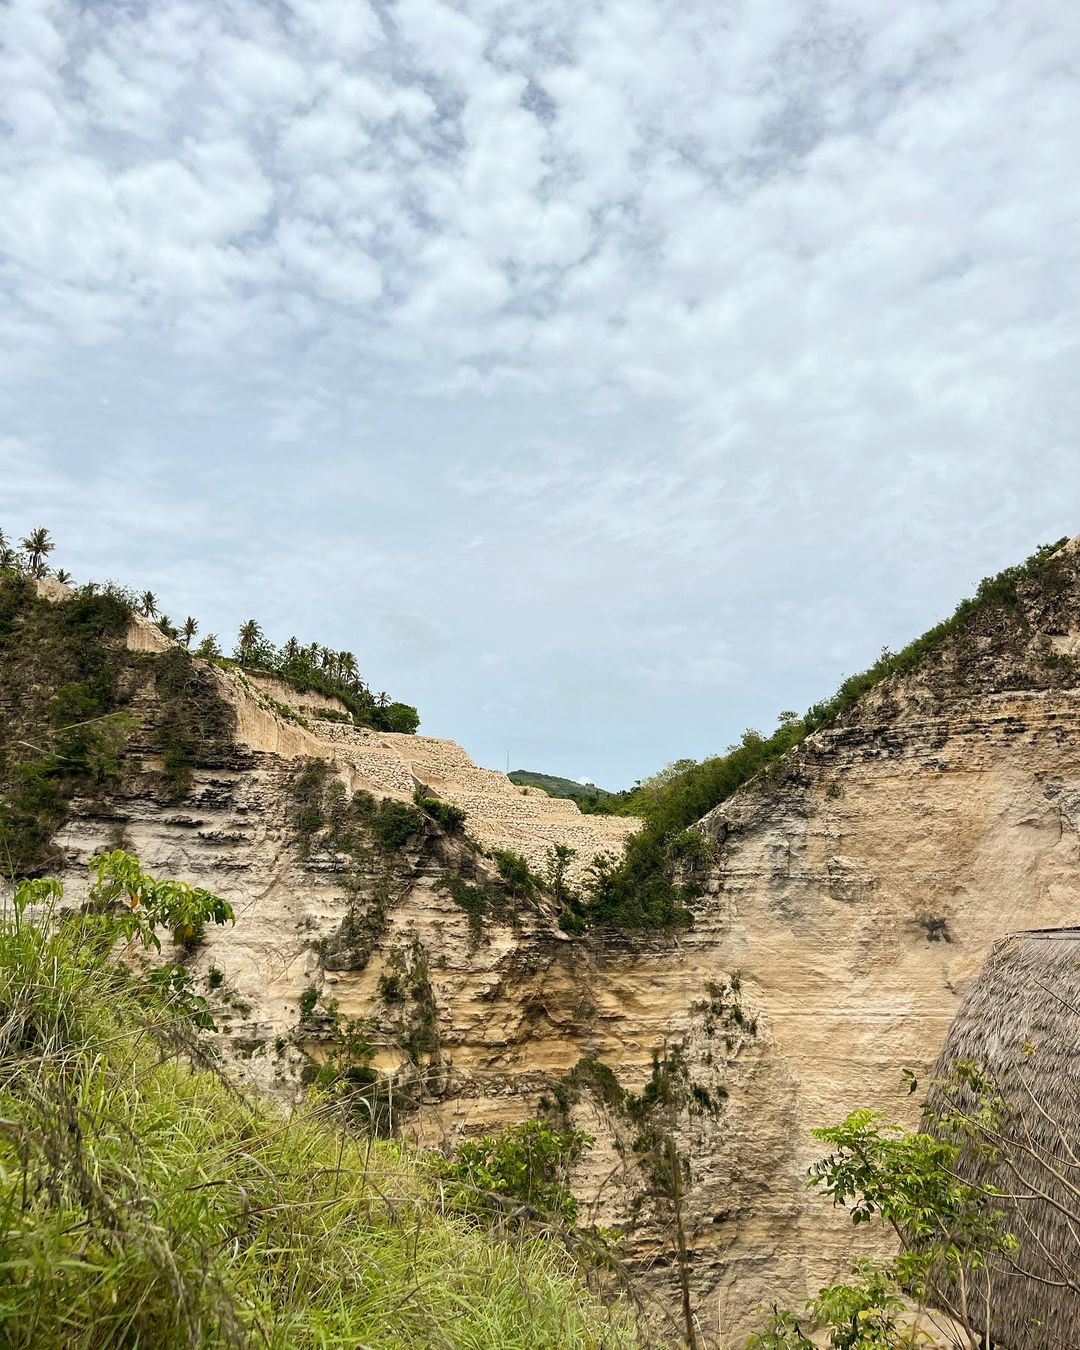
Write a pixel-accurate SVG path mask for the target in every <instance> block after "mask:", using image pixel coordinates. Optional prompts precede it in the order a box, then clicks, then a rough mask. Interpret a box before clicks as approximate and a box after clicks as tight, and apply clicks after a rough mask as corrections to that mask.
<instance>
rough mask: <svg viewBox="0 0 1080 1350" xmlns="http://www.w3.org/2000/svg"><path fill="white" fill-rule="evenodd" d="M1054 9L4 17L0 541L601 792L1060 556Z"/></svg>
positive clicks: (1072, 374) (340, 10)
mask: <svg viewBox="0 0 1080 1350" xmlns="http://www.w3.org/2000/svg"><path fill="white" fill-rule="evenodd" d="M1078 165H1080V6H1077V5H1075V4H1071V3H1067V0H1022V2H1021V0H1011V2H1010V3H1001V4H998V3H992V2H991V0H904V3H899V2H898V0H846V2H845V0H813V2H810V0H768V3H760V2H759V3H751V0H528V3H523V0H516V2H515V3H506V2H504V0H458V3H449V2H448V0H153V3H149V4H147V3H142V2H141V0H122V2H121V0H84V2H83V3H75V0H2V3H0V526H2V527H4V528H6V529H7V531H8V533H15V534H18V533H22V532H25V531H26V530H28V529H29V528H31V527H33V526H36V525H39V524H43V525H46V526H48V527H49V528H50V529H51V530H52V532H53V534H54V535H55V537H56V538H57V540H58V546H57V552H56V555H55V556H56V559H57V561H58V563H59V564H60V565H62V566H64V567H66V568H67V569H68V570H70V571H72V572H73V573H74V574H75V577H76V579H77V580H84V579H87V578H91V577H92V578H95V579H102V578H106V577H113V578H117V579H119V580H122V581H125V582H129V583H131V584H132V585H134V586H136V587H138V588H139V589H143V588H150V589H152V590H154V591H155V592H156V593H157V594H158V595H159V597H160V598H161V601H162V604H163V607H164V608H165V610H166V611H167V612H168V613H169V614H170V615H171V616H172V618H173V619H174V620H182V619H183V617H184V616H186V615H187V614H192V615H194V616H196V617H197V618H198V619H199V622H200V625H201V630H202V632H203V633H207V632H210V631H213V632H215V633H217V634H219V635H220V636H221V638H222V640H223V642H224V643H225V645H226V646H228V645H230V644H231V641H232V638H233V636H234V634H235V630H236V628H237V626H238V625H239V623H240V622H241V621H243V620H244V619H246V618H248V617H252V616H253V617H255V618H257V619H258V620H259V621H260V622H261V623H262V625H263V627H264V629H266V631H267V632H268V633H269V634H270V635H271V636H272V637H273V638H275V639H276V640H277V641H278V642H283V641H284V640H285V639H286V638H287V637H288V636H289V635H290V634H293V633H295V634H297V635H298V636H299V637H300V638H301V640H317V641H319V642H321V643H324V644H329V645H331V646H334V647H337V648H349V649H351V650H353V651H354V652H355V653H356V654H357V657H358V659H359V662H360V666H361V669H362V671H363V672H364V674H365V676H366V678H367V679H368V682H369V683H370V684H371V686H372V687H373V689H375V690H376V691H378V690H381V689H387V690H389V692H390V693H391V695H392V696H393V697H395V698H398V699H401V700H403V701H405V702H409V703H414V704H415V705H416V706H418V707H419V709H420V713H421V717H422V727H421V730H422V731H423V732H426V733H428V734H431V735H438V736H448V737H451V738H453V739H455V740H458V741H459V742H461V743H462V744H463V745H464V746H465V747H466V748H467V749H468V750H469V751H470V752H471V753H472V754H473V756H474V758H476V759H477V761H478V762H480V763H482V764H485V765H488V766H490V767H496V768H505V767H506V764H507V760H508V758H509V763H510V765H511V767H524V768H530V769H535V770H541V771H546V772H551V773H561V774H566V775H568V776H570V777H574V778H588V779H591V780H593V781H596V782H598V783H600V784H601V785H603V786H607V787H621V786H626V785H629V784H630V783H632V782H633V781H634V780H635V779H637V778H640V777H643V776H645V775H647V774H648V773H651V772H653V771H654V770H656V769H658V768H659V767H661V766H662V765H664V764H666V763H668V762H669V761H671V760H673V759H676V758H681V757H684V756H693V757H695V758H700V757H701V756H703V755H706V754H709V753H715V752H718V751H721V750H723V749H724V748H725V747H726V746H727V745H728V744H730V743H731V742H732V741H734V740H736V739H737V738H738V737H739V735H740V734H741V732H742V731H743V729H744V728H746V727H748V726H756V727H760V728H763V729H771V727H772V725H773V724H774V721H775V718H776V715H777V713H778V712H780V711H781V710H783V709H789V708H791V709H796V710H800V711H801V710H802V709H804V708H805V707H806V706H807V705H808V704H810V703H811V702H813V701H815V700H817V699H819V698H822V697H824V696H827V695H828V694H830V693H831V692H832V691H833V690H834V689H835V687H836V686H837V685H838V684H839V682H840V680H841V679H842V678H843V677H844V675H845V674H850V673H852V672H853V671H855V670H858V669H861V668H863V667H865V666H866V665H869V664H870V663H872V662H873V661H874V660H875V659H876V657H877V655H878V653H879V650H880V648H881V647H882V646H883V645H889V646H891V647H894V648H895V647H899V646H901V645H903V643H904V642H905V641H906V640H907V639H909V638H910V637H912V636H914V635H915V634H917V633H918V632H920V631H922V630H924V629H925V628H927V627H929V626H930V624H932V623H933V622H935V621H936V620H938V619H939V618H941V617H943V616H944V615H946V614H947V613H949V612H951V610H952V609H953V608H954V606H955V605H956V603H957V602H958V601H959V600H960V599H961V598H962V597H963V596H964V595H966V594H969V593H970V591H971V590H972V589H973V586H974V584H975V583H976V582H977V580H978V579H979V577H981V576H983V575H985V574H987V573H989V572H993V571H996V570H998V569H1000V568H1001V567H1003V566H1006V565H1008V564H1010V563H1012V562H1015V561H1017V560H1019V559H1020V558H1022V557H1024V556H1026V555H1027V554H1029V553H1030V552H1031V551H1032V550H1033V549H1034V548H1035V547H1036V546H1037V545H1038V544H1040V543H1043V542H1045V541H1047V540H1051V539H1056V538H1058V537H1060V536H1062V535H1067V534H1076V533H1078V532H1080V472H1078V471H1080V455H1078V448H1080V441H1078V426H1080V364H1078V331H1080V323H1078V299H1080V296H1078V291H1080V265H1078V253H1080V172H1078V171H1077V168H1078Z"/></svg>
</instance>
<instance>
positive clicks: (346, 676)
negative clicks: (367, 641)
mask: <svg viewBox="0 0 1080 1350" xmlns="http://www.w3.org/2000/svg"><path fill="white" fill-rule="evenodd" d="M356 676H357V666H356V657H355V656H354V655H353V654H352V652H342V653H341V677H342V679H343V680H344V681H345V682H346V684H349V685H352V684H353V683H354V682H355V680H356Z"/></svg>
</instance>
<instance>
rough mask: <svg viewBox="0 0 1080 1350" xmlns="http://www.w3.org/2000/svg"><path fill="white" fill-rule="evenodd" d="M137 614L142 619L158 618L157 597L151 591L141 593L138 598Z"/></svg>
mask: <svg viewBox="0 0 1080 1350" xmlns="http://www.w3.org/2000/svg"><path fill="white" fill-rule="evenodd" d="M138 609H139V613H140V614H141V615H142V616H143V618H144V619H156V618H157V616H158V605H157V596H156V595H155V594H154V592H153V591H143V593H142V595H140V596H139V604H138Z"/></svg>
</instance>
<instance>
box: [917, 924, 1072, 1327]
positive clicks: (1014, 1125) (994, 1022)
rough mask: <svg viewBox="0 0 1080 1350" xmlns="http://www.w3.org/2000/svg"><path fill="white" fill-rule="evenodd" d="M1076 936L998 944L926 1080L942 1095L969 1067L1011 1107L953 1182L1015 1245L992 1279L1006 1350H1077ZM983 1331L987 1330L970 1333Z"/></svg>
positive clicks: (1029, 936)
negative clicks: (996, 1136) (993, 1192)
mask: <svg viewBox="0 0 1080 1350" xmlns="http://www.w3.org/2000/svg"><path fill="white" fill-rule="evenodd" d="M1078 943H1080V927H1075V928H1053V929H1035V930H1031V931H1029V932H1018V933H1013V934H1011V935H1010V936H1009V937H1007V938H1004V939H1002V940H1001V941H1000V942H998V943H997V944H996V945H995V947H994V949H993V951H992V952H991V955H990V957H989V959H988V961H987V963H986V965H985V967H984V969H983V971H982V973H981V974H980V975H979V976H978V978H977V979H976V980H975V982H974V983H973V984H972V985H971V987H970V989H969V990H968V993H967V996H966V997H965V998H964V1000H963V1002H962V1003H961V1005H960V1008H959V1010H958V1012H957V1014H956V1017H955V1018H954V1020H953V1023H952V1026H951V1027H950V1029H949V1033H948V1035H947V1037H946V1040H945V1045H944V1048H943V1049H942V1052H941V1055H940V1057H939V1059H938V1062H937V1065H936V1067H935V1071H934V1078H935V1080H937V1083H938V1085H937V1086H934V1087H932V1088H931V1091H930V1094H929V1101H928V1106H929V1109H930V1111H931V1113H932V1112H933V1110H934V1108H935V1107H940V1106H941V1105H942V1104H943V1102H944V1099H945V1089H943V1088H942V1087H941V1086H940V1083H941V1081H942V1080H946V1079H947V1078H948V1077H949V1075H950V1073H951V1072H952V1068H953V1065H954V1064H955V1063H956V1062H957V1061H972V1062H974V1063H976V1064H978V1065H979V1066H980V1067H981V1068H983V1069H984V1070H985V1071H986V1072H987V1074H988V1075H989V1077H990V1078H991V1079H992V1080H993V1083H994V1085H995V1088H996V1090H997V1092H998V1093H1000V1095H1001V1097H1002V1098H1004V1100H1005V1101H1006V1102H1007V1103H1009V1107H1008V1110H1007V1113H1006V1121H1007V1123H1006V1126H1005V1128H1004V1129H1003V1131H1002V1133H1003V1134H1004V1135H1005V1136H1006V1137H1007V1138H1008V1140H1010V1141H1011V1142H1010V1143H1009V1144H1008V1145H1007V1146H1005V1147H1004V1148H1003V1149H1002V1150H1001V1151H1000V1153H999V1156H998V1157H997V1158H993V1157H988V1156H986V1155H985V1153H982V1154H980V1153H979V1152H978V1151H972V1152H971V1153H965V1155H964V1156H963V1158H962V1161H961V1164H960V1170H961V1172H962V1174H963V1175H964V1176H965V1177H966V1178H967V1179H969V1180H971V1181H977V1182H989V1183H991V1184H993V1185H995V1186H997V1187H998V1188H999V1189H1000V1190H1001V1191H1003V1192H1005V1193H1006V1194H1007V1195H1008V1196H1009V1197H1010V1199H1009V1200H1008V1201H1006V1202H1005V1203H1004V1204H1003V1208H1004V1209H1005V1210H1006V1212H1007V1214H1008V1222H1009V1227H1010V1228H1011V1230H1012V1232H1013V1233H1015V1235H1016V1236H1017V1238H1018V1239H1019V1241H1020V1250H1019V1252H1018V1253H1017V1256H1016V1260H1015V1266H1016V1267H1019V1268H1021V1269H1022V1270H1024V1271H1026V1272H1028V1273H1027V1274H1023V1275H1022V1274H1019V1273H1018V1271H1017V1270H1016V1269H1015V1268H1013V1267H1012V1266H1010V1265H1007V1264H1004V1263H1001V1264H999V1265H998V1266H997V1267H996V1268H995V1269H994V1270H993V1271H992V1276H993V1282H992V1295H991V1305H990V1317H989V1320H990V1333H991V1337H992V1339H993V1341H994V1343H995V1344H996V1345H1000V1346H1003V1347H1004V1346H1007V1347H1009V1350H1053V1348H1055V1347H1062V1348H1064V1347H1069V1348H1070V1350H1076V1347H1078V1346H1080V946H1078V945H1077V944H1078ZM980 1330H985V1328H980Z"/></svg>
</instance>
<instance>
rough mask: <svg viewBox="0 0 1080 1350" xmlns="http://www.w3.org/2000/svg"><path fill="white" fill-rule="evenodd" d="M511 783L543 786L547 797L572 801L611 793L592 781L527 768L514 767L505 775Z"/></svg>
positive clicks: (591, 799) (520, 785) (592, 798)
mask: <svg viewBox="0 0 1080 1350" xmlns="http://www.w3.org/2000/svg"><path fill="white" fill-rule="evenodd" d="M507 776H508V777H509V779H510V781H511V783H517V784H518V786H519V787H538V788H543V789H544V791H545V792H546V793H547V794H548V796H549V797H572V798H573V799H574V801H576V802H581V801H593V800H595V799H596V798H597V797H610V796H611V795H612V794H611V793H610V792H607V791H606V790H605V789H604V788H599V787H597V786H596V785H595V784H594V783H575V782H574V780H573V779H572V778H557V777H556V776H555V775H554V774H550V773H531V772H530V771H529V770H528V769H515V770H514V771H513V773H511V774H508V775H507Z"/></svg>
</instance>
